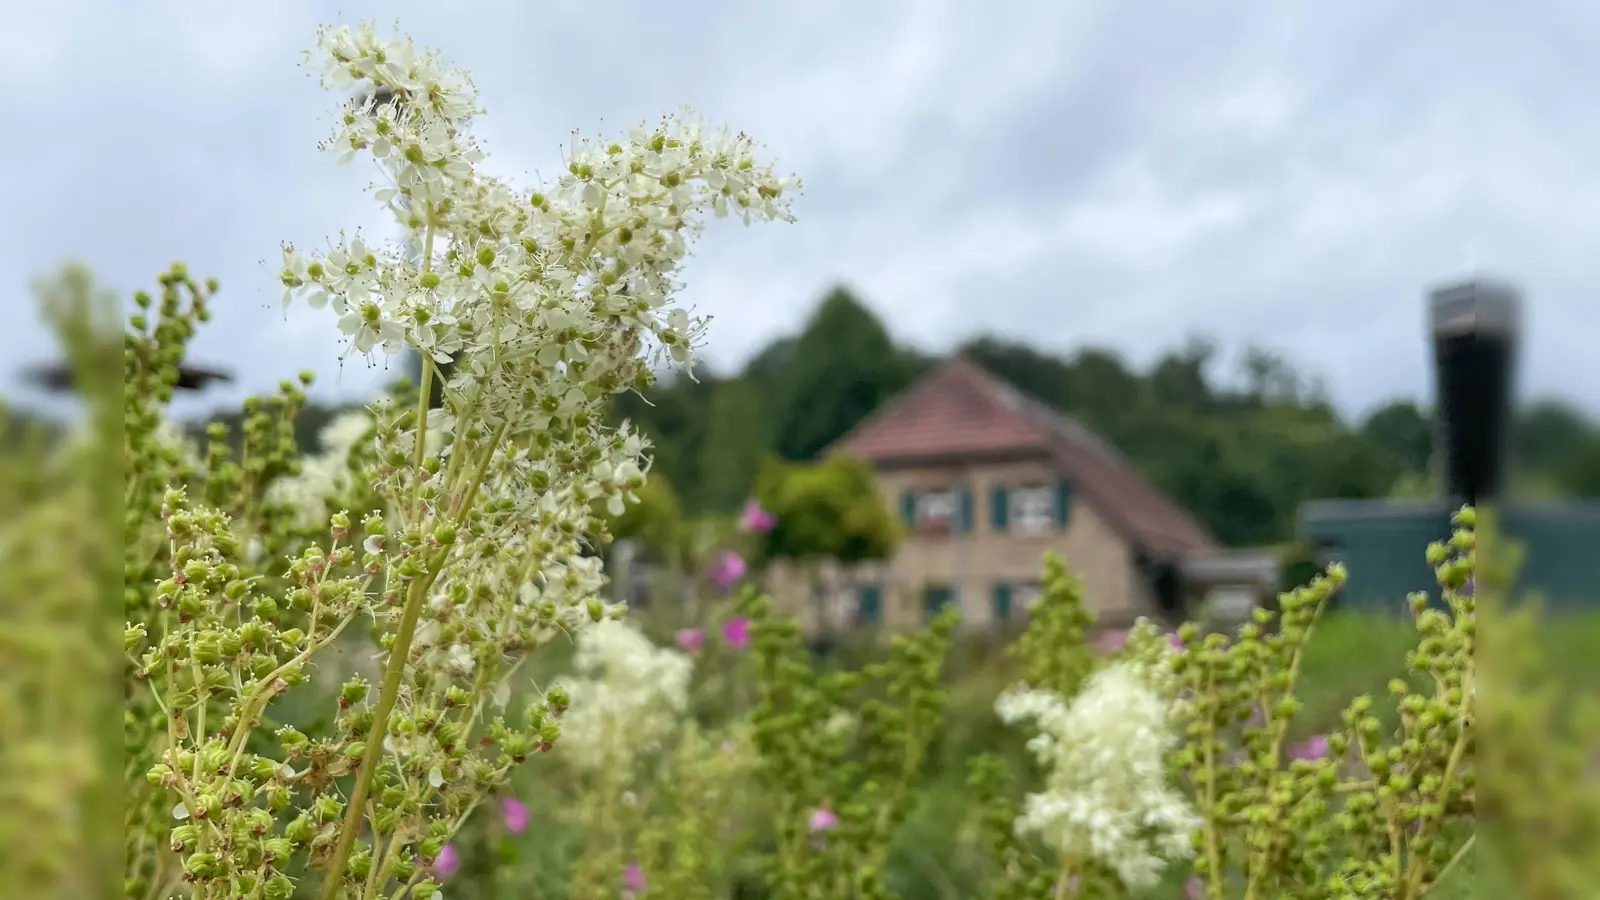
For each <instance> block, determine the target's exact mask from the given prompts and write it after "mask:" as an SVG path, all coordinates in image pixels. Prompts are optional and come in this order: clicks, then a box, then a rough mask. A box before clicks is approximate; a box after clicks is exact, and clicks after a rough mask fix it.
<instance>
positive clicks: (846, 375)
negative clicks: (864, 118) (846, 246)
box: [775, 287, 916, 460]
mask: <svg viewBox="0 0 1600 900" xmlns="http://www.w3.org/2000/svg"><path fill="white" fill-rule="evenodd" d="M793 353H794V355H793V357H792V360H791V363H790V365H789V366H787V367H786V369H787V371H786V373H785V377H784V378H783V382H782V387H781V393H780V394H779V396H778V397H777V400H778V405H779V408H780V411H781V416H782V418H781V419H780V420H779V422H778V429H777V434H776V441H775V444H776V447H777V450H778V453H779V454H780V455H781V456H783V457H784V458H785V459H790V460H806V459H812V458H814V457H815V456H816V455H817V454H818V453H819V452H821V451H822V449H823V448H824V447H827V446H828V445H829V444H831V443H833V442H834V441H835V440H837V439H838V438H840V437H841V436H843V435H844V433H845V432H846V431H849V430H850V429H851V428H852V427H853V426H854V425H855V424H856V423H857V422H859V421H861V420H862V419H864V418H866V417H867V416H868V415H869V414H870V413H872V411H873V410H875V409H877V408H878V407H879V406H880V405H882V403H883V402H884V401H885V400H887V399H889V398H890V397H891V396H893V395H894V394H896V393H899V392H900V391H901V390H903V389H904V388H905V387H906V386H907V385H908V384H910V383H911V380H912V378H913V377H914V375H915V374H916V373H915V370H914V367H913V366H912V365H910V364H909V360H907V358H906V357H905V356H904V355H902V354H901V353H900V351H899V350H897V349H896V348H895V346H894V342H893V341H891V340H890V338H889V332H888V331H887V330H886V329H885V328H884V327H883V323H882V322H880V321H878V318H877V317H876V316H874V315H873V314H872V312H871V311H870V310H868V309H867V308H866V307H865V306H863V305H862V304H861V301H859V300H858V299H856V297H855V295H854V294H852V293H851V292H850V291H849V290H848V289H846V288H843V287H837V288H834V289H833V290H832V291H830V292H829V293H828V294H827V296H825V297H823V299H822V303H821V304H820V305H818V307H817V309H816V312H814V313H813V314H812V316H811V319H810V321H808V322H807V323H806V327H805V330H804V331H802V332H801V334H800V337H799V339H798V340H796V341H795V344H794V351H793Z"/></svg>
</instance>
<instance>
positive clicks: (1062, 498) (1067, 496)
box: [1056, 478, 1072, 528]
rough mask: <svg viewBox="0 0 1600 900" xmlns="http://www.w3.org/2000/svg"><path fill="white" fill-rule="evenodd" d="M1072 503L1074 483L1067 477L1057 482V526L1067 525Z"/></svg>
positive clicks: (1063, 526)
mask: <svg viewBox="0 0 1600 900" xmlns="http://www.w3.org/2000/svg"><path fill="white" fill-rule="evenodd" d="M1071 505H1072V484H1071V482H1069V481H1067V480H1066V479H1065V478H1063V479H1061V480H1060V481H1058V482H1056V527H1057V528H1065V527H1067V519H1068V514H1069V512H1070V507H1071Z"/></svg>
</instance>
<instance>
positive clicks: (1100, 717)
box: [995, 659, 1200, 889]
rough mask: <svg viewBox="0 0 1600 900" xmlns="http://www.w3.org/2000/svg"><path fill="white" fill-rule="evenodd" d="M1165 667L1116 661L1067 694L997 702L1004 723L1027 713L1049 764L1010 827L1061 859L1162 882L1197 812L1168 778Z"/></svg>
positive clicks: (1023, 693) (1174, 739)
mask: <svg viewBox="0 0 1600 900" xmlns="http://www.w3.org/2000/svg"><path fill="white" fill-rule="evenodd" d="M1170 680H1171V674H1170V671H1168V669H1167V667H1166V666H1165V665H1163V664H1161V663H1155V664H1151V663H1148V662H1144V661H1141V660H1135V659H1126V660H1119V661H1117V662H1115V663H1112V664H1111V665H1109V666H1107V667H1106V668H1104V669H1101V670H1100V671H1099V672H1097V673H1095V674H1094V675H1093V676H1091V677H1090V679H1089V681H1088V682H1087V684H1085V686H1084V688H1083V691H1082V692H1081V693H1079V694H1078V695H1077V696H1076V697H1074V698H1072V699H1071V700H1070V701H1065V700H1063V699H1062V698H1061V697H1058V696H1056V695H1055V694H1053V693H1051V692H1048V691H1041V690H1031V689H1028V688H1017V689H1013V690H1010V691H1007V692H1006V693H1004V694H1002V695H1001V696H1000V698H999V700H998V701H997V702H996V704H995V709H996V712H998V713H999V715H1000V718H1001V719H1002V720H1004V721H1005V722H1007V723H1009V724H1015V723H1018V722H1021V721H1023V720H1032V721H1033V722H1034V723H1035V724H1036V725H1037V726H1038V727H1039V729H1040V733H1039V734H1038V735H1037V736H1035V737H1034V738H1033V739H1032V740H1030V741H1029V743H1028V747H1029V749H1030V750H1032V751H1033V752H1034V754H1035V755H1036V757H1037V758H1038V760H1039V762H1040V764H1041V765H1042V766H1043V767H1044V769H1045V771H1046V778H1045V787H1044V790H1043V791H1041V792H1039V793H1035V794H1029V795H1028V796H1027V798H1026V800H1025V802H1024V807H1023V811H1022V814H1021V815H1020V816H1019V817H1018V819H1017V823H1016V828H1017V832H1018V833H1019V834H1033V835H1037V836H1038V837H1039V838H1040V839H1041V840H1043V841H1044V842H1045V844H1047V845H1048V846H1049V847H1050V848H1051V849H1052V850H1054V851H1055V852H1056V853H1057V854H1058V855H1059V856H1060V858H1061V859H1063V860H1065V861H1068V863H1069V864H1070V863H1078V864H1081V863H1084V862H1089V861H1094V862H1098V863H1100V864H1103V865H1105V866H1106V867H1108V868H1109V869H1111V870H1112V871H1114V872H1115V873H1116V875H1117V877H1118V878H1119V879H1120V880H1121V881H1122V882H1123V884H1124V885H1126V886H1127V887H1129V888H1133V889H1140V888H1145V887H1149V886H1151V885H1154V884H1156V883H1158V882H1159V881H1160V878H1161V873H1162V871H1163V870H1164V869H1165V867H1166V863H1167V861H1168V860H1170V859H1180V858H1187V857H1188V856H1189V855H1190V854H1191V852H1192V848H1191V836H1192V834H1193V832H1194V830H1195V829H1196V828H1197V827H1199V824H1200V819H1199V817H1198V815H1197V814H1196V813H1195V811H1194V809H1193V808H1192V807H1191V806H1190V805H1189V803H1188V801H1187V799H1186V798H1185V797H1184V796H1183V795H1182V794H1181V793H1180V792H1179V791H1178V790H1177V789H1176V788H1174V787H1173V786H1172V785H1171V784H1170V783H1169V780H1168V771H1167V756H1168V754H1169V753H1170V752H1171V751H1172V750H1173V749H1174V747H1176V746H1177V744H1178V741H1179V736H1178V734H1177V733H1176V731H1175V729H1174V728H1173V724H1172V714H1173V702H1172V700H1171V699H1170V697H1171V694H1170V692H1168V691H1167V690H1164V688H1166V687H1169V686H1170V685H1169V682H1170Z"/></svg>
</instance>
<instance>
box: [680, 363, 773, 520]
mask: <svg viewBox="0 0 1600 900" xmlns="http://www.w3.org/2000/svg"><path fill="white" fill-rule="evenodd" d="M761 415H762V412H761V392H760V390H759V389H758V388H757V387H756V386H755V384H754V383H753V382H751V381H750V380H749V379H747V378H730V379H728V380H727V381H723V382H720V383H719V384H718V385H717V386H716V390H715V392H714V393H713V394H712V397H711V410H710V421H709V423H708V425H707V430H706V441H705V444H704V445H703V446H702V447H701V448H700V455H699V460H698V462H699V470H698V472H697V476H698V477H697V479H696V483H697V484H698V485H699V488H700V504H699V508H701V509H703V510H705V511H707V512H713V513H731V512H734V511H735V510H737V509H739V507H740V506H741V505H742V504H743V503H744V501H745V499H746V498H747V497H749V496H750V489H751V486H752V485H754V484H755V480H756V476H757V475H758V474H759V473H760V471H761V460H762V457H763V456H764V455H765V447H766V442H765V434H766V432H765V426H764V425H763V423H762V421H761Z"/></svg>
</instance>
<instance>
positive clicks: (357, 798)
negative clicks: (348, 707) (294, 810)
mask: <svg viewBox="0 0 1600 900" xmlns="http://www.w3.org/2000/svg"><path fill="white" fill-rule="evenodd" d="M434 571H437V570H436V569H435V568H433V567H430V571H429V573H428V574H427V575H424V576H422V577H420V578H418V579H416V580H415V581H413V582H411V589H410V590H409V591H408V592H407V594H406V605H405V609H404V610H403V611H402V612H401V613H400V627H399V628H398V629H396V630H395V635H394V645H393V646H392V648H391V649H390V651H389V663H388V665H387V666H386V667H385V668H384V673H383V689H382V691H381V692H380V693H379V695H378V708H377V709H376V710H374V711H373V717H372V728H371V730H370V731H369V732H368V733H367V747H366V753H365V754H363V755H362V757H361V769H360V770H359V771H358V772H357V773H356V783H355V786H354V793H352V794H351V795H350V800H349V802H348V803H347V804H346V807H345V810H346V811H345V817H344V824H343V825H342V826H341V827H340V829H339V842H338V843H337V844H335V845H334V848H333V856H332V858H331V859H330V860H329V866H328V874H327V876H326V877H325V878H324V879H323V882H322V894H321V896H322V900H334V898H335V897H337V896H338V891H339V885H340V883H341V882H342V881H344V868H345V864H346V862H347V861H348V860H349V858H350V849H351V847H352V846H353V845H354V844H355V840H356V832H358V831H359V830H360V828H361V819H362V817H363V816H364V815H365V812H366V804H367V794H368V793H369V792H370V790H371V785H372V773H373V772H374V771H375V770H376V769H377V768H378V759H379V758H380V757H382V756H383V742H384V739H385V738H387V737H388V736H389V714H390V713H391V712H393V711H394V706H395V701H396V700H398V699H399V696H400V682H401V681H403V680H404V679H405V672H406V659H407V658H408V657H409V656H410V655H411V641H412V638H413V637H415V636H416V633H417V620H418V619H419V618H421V616H422V600H423V598H424V597H426V596H427V595H428V589H429V588H430V587H432V586H433V577H432V575H433V572H434Z"/></svg>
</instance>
